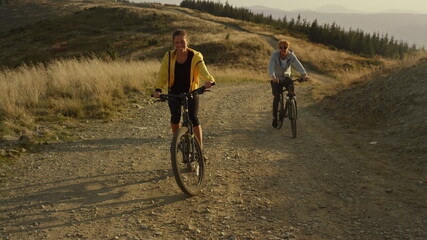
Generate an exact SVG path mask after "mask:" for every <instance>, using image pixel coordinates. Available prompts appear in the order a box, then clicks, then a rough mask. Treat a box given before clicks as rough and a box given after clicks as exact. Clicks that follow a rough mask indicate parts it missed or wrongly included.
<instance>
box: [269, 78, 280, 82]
mask: <svg viewBox="0 0 427 240" xmlns="http://www.w3.org/2000/svg"><path fill="white" fill-rule="evenodd" d="M271 81H272V82H273V83H279V82H280V80H279V79H278V78H276V77H271Z"/></svg>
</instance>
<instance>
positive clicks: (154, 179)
mask: <svg viewBox="0 0 427 240" xmlns="http://www.w3.org/2000/svg"><path fill="white" fill-rule="evenodd" d="M172 176H173V173H172V171H171V170H166V169H162V170H154V171H143V172H125V173H122V172H121V173H112V174H105V175H97V176H91V177H77V178H69V179H62V180H59V181H53V182H45V183H40V184H32V185H27V186H25V187H21V188H14V189H6V191H3V190H2V192H3V193H4V196H8V195H9V196H10V195H14V196H16V195H17V197H11V198H4V199H2V200H0V206H1V207H0V216H1V217H0V225H2V226H5V227H7V230H5V231H4V233H6V234H11V233H18V232H32V231H35V230H43V229H53V228H58V227H63V226H71V225H73V224H82V223H83V224H84V223H90V222H92V221H99V220H103V219H111V218H115V217H120V216H123V215H131V214H138V213H140V212H144V211H148V210H150V211H153V210H155V209H157V208H161V207H163V206H165V205H170V204H173V203H176V202H180V201H184V200H185V199H186V198H187V197H186V196H185V195H183V194H177V195H165V194H164V193H162V191H161V190H160V189H159V187H158V182H159V181H163V180H165V179H168V178H171V177H172ZM34 189H37V190H35V191H34ZM12 191H15V193H13V194H12V193H11V192H12ZM144 196H147V197H144ZM82 216H84V217H82ZM11 219H13V221H10V220H11Z"/></svg>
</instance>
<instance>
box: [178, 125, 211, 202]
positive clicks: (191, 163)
mask: <svg viewBox="0 0 427 240" xmlns="http://www.w3.org/2000/svg"><path fill="white" fill-rule="evenodd" d="M171 161H172V170H173V173H174V175H175V180H176V183H177V184H178V186H179V188H180V189H181V190H182V191H183V192H184V193H185V194H188V195H190V196H194V195H197V194H198V193H199V192H200V190H201V187H202V184H203V179H204V172H205V164H204V160H203V154H202V150H201V148H200V145H199V142H198V141H197V140H196V138H195V137H192V136H190V133H189V131H188V128H187V127H181V128H179V129H178V130H177V132H176V133H175V135H174V137H173V139H172V143H171Z"/></svg>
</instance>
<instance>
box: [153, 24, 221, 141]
mask: <svg viewBox="0 0 427 240" xmlns="http://www.w3.org/2000/svg"><path fill="white" fill-rule="evenodd" d="M172 40H173V45H174V48H175V50H172V51H168V52H167V53H166V54H165V56H164V57H163V60H162V63H161V66H160V71H159V78H158V80H157V83H156V86H155V92H154V94H153V97H157V98H158V97H160V94H161V92H162V88H163V87H165V85H167V86H168V92H169V93H171V94H180V93H184V92H185V93H188V92H190V91H192V90H195V89H197V88H198V87H199V85H200V78H202V79H203V80H205V82H204V86H205V87H206V88H210V87H211V86H212V83H213V82H215V79H214V78H213V77H212V76H211V75H210V73H209V71H208V69H207V68H206V65H205V63H204V61H203V55H202V54H201V53H200V52H198V51H196V50H194V49H191V48H189V47H188V42H189V41H188V37H187V33H186V31H185V30H176V31H174V32H173V34H172ZM168 105H169V109H170V112H171V128H172V133H173V134H175V132H176V130H178V128H179V127H180V126H179V122H180V120H181V103H180V101H179V100H177V99H174V98H169V99H168ZM198 111H199V98H198V96H197V95H195V96H194V97H193V98H191V99H190V101H189V115H190V120H191V122H192V123H193V131H194V135H195V136H196V138H197V140H198V141H199V143H200V146H201V147H202V146H203V144H202V127H201V125H200V122H199V119H198Z"/></svg>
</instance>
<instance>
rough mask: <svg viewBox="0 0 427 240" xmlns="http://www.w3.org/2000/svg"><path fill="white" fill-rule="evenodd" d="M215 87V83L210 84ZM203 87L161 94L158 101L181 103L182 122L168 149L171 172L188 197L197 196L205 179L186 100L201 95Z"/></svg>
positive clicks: (203, 162) (199, 148)
mask: <svg viewBox="0 0 427 240" xmlns="http://www.w3.org/2000/svg"><path fill="white" fill-rule="evenodd" d="M212 85H215V83H212ZM206 91H207V89H206V87H205V86H203V87H200V88H198V89H196V90H193V91H191V92H189V93H181V94H178V95H177V94H161V95H160V100H159V101H162V102H164V101H166V100H168V98H170V97H172V98H176V99H179V100H180V101H182V102H181V103H182V104H181V105H182V110H183V111H182V114H183V118H182V119H183V122H182V125H181V127H180V128H179V129H178V130H177V131H176V132H175V134H174V136H173V138H172V143H171V147H170V151H171V162H172V170H173V173H174V175H175V180H176V183H177V184H178V186H179V188H180V189H181V190H182V191H183V192H184V193H186V194H188V195H190V196H194V195H197V194H198V193H199V192H200V190H201V188H202V185H203V180H204V177H205V161H204V158H203V153H202V149H201V147H200V144H199V141H198V140H197V138H196V137H195V136H194V132H193V123H192V122H191V120H190V116H189V113H188V100H189V99H190V98H191V97H193V95H195V94H203V93H204V92H206Z"/></svg>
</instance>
